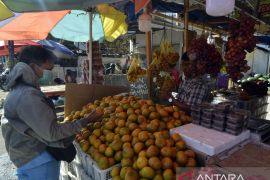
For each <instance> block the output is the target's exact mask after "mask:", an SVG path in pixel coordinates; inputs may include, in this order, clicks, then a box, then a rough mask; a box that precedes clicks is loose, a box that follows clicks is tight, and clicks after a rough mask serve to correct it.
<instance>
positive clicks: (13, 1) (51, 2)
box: [3, 0, 119, 12]
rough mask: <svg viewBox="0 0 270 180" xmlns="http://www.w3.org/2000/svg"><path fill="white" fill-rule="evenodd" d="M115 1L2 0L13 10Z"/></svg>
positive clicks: (78, 6) (111, 0)
mask: <svg viewBox="0 0 270 180" xmlns="http://www.w3.org/2000/svg"><path fill="white" fill-rule="evenodd" d="M117 1H119V0H42V1H39V0H3V2H4V3H5V5H6V6H7V7H8V8H9V9H10V10H12V11H14V12H40V11H59V10H67V9H69V10H71V9H74V10H85V9H87V8H89V7H95V6H96V5H98V4H104V3H114V2H117Z"/></svg>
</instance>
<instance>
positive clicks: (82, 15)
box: [0, 4, 127, 42]
mask: <svg viewBox="0 0 270 180" xmlns="http://www.w3.org/2000/svg"><path fill="white" fill-rule="evenodd" d="M96 10H97V12H94V13H93V15H92V16H93V20H92V27H93V33H92V36H93V40H103V39H106V40H107V41H110V42H111V41H113V40H115V39H116V38H117V37H119V36H120V35H122V34H125V33H126V32H127V24H126V22H125V19H126V15H125V14H124V13H122V12H120V11H118V10H116V9H115V8H113V7H111V6H109V5H106V4H104V5H98V6H97V7H96ZM6 21H9V19H8V20H6ZM89 23H90V18H89V13H88V12H86V11H82V10H71V11H67V10H65V11H49V12H33V13H22V14H19V15H17V16H16V17H15V18H14V19H13V20H11V21H9V22H7V23H4V25H3V26H2V27H1V22H0V27H1V28H0V39H1V40H26V39H28V40H43V39H46V37H47V36H48V34H49V33H51V34H52V35H53V36H54V37H55V38H59V39H64V40H68V41H75V42H87V41H88V40H89V39H90V36H89Z"/></svg>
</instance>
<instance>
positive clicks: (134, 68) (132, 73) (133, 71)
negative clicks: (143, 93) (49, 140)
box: [127, 56, 146, 83]
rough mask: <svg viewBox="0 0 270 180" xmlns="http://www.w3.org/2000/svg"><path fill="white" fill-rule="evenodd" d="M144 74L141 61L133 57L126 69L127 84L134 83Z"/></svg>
mask: <svg viewBox="0 0 270 180" xmlns="http://www.w3.org/2000/svg"><path fill="white" fill-rule="evenodd" d="M145 74H146V70H145V69H143V68H141V61H140V59H139V58H138V57H137V56H135V57H133V59H132V62H131V65H130V67H129V69H128V73H127V79H128V81H129V82H131V83H133V82H136V80H137V79H138V78H139V77H142V76H144V75H145Z"/></svg>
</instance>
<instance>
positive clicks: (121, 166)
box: [61, 13, 270, 180]
mask: <svg viewBox="0 0 270 180" xmlns="http://www.w3.org/2000/svg"><path fill="white" fill-rule="evenodd" d="M256 24H257V21H255V20H254V19H253V18H251V17H249V16H247V15H246V14H245V13H241V14H240V16H239V20H237V21H236V20H234V19H231V20H230V21H229V28H228V39H227V41H226V43H225V48H224V49H223V51H222V52H221V51H220V49H218V48H216V46H215V45H214V44H209V43H208V41H207V37H205V36H204V34H202V35H201V36H200V37H199V38H197V39H193V40H192V42H191V46H190V47H187V49H188V50H189V52H190V54H195V55H196V58H197V59H199V60H200V61H199V63H198V64H197V65H196V66H197V67H196V68H194V70H193V71H192V72H191V73H193V74H197V75H199V76H202V75H205V74H209V75H210V76H211V77H212V78H214V79H215V78H216V77H217V76H218V74H219V72H220V70H221V69H222V68H223V69H226V71H227V73H228V75H229V77H230V79H231V80H232V81H233V83H234V89H229V90H228V89H227V90H222V89H221V90H216V91H213V93H212V94H213V100H212V101H211V102H203V103H201V104H197V105H194V106H192V107H191V114H188V113H186V112H185V111H183V110H182V109H181V108H179V107H177V106H174V105H172V104H170V102H169V101H168V97H169V96H170V94H171V93H172V92H175V91H177V88H178V86H179V83H181V82H180V81H181V80H180V79H178V77H179V75H178V74H177V75H175V69H177V68H178V64H179V58H180V55H179V53H178V52H177V51H176V50H175V49H174V48H173V45H172V43H171V42H170V41H168V40H167V39H166V38H164V39H162V41H161V42H160V45H159V47H157V48H156V49H154V51H153V54H152V57H153V61H152V62H148V65H149V66H148V68H147V69H146V68H143V67H142V66H141V63H142V62H141V60H140V59H139V57H137V56H134V57H133V59H132V63H131V66H130V68H129V71H128V73H127V80H128V81H129V83H131V84H136V82H144V84H146V83H145V80H141V79H145V78H148V80H150V82H151V83H147V86H141V87H143V91H144V93H143V94H144V95H145V92H146V91H148V90H150V91H151V90H152V91H153V92H152V93H151V92H149V94H148V95H152V97H151V99H150V98H148V97H145V96H144V97H143V98H142V97H139V95H138V94H136V93H138V91H139V90H138V89H137V90H131V89H129V88H126V87H121V86H103V85H76V84H67V85H66V92H65V96H66V101H65V120H64V121H66V122H70V121H76V120H77V119H80V118H83V117H84V116H86V115H87V114H89V113H91V112H92V111H93V110H97V111H102V112H104V115H103V118H102V121H101V122H95V123H90V124H88V126H87V127H85V128H83V129H82V130H81V131H80V133H78V134H77V135H76V139H75V142H74V144H75V147H76V149H77V155H76V158H75V160H74V161H73V162H72V163H62V165H61V174H62V176H61V178H62V179H68V178H71V179H82V180H84V179H94V180H107V179H113V180H120V179H165V180H169V179H176V177H178V178H179V177H182V175H183V176H184V175H185V170H190V168H195V167H211V168H214V170H213V169H211V168H210V170H209V169H199V172H200V173H204V174H214V173H217V172H220V171H222V172H223V173H224V171H226V173H227V174H228V172H229V170H228V169H226V168H225V167H230V166H237V165H239V167H247V166H249V165H252V166H267V163H268V162H269V161H268V160H267V158H266V157H269V154H270V153H269V152H270V150H269V146H268V145H266V144H264V143H263V142H265V141H269V137H270V131H269V127H270V125H269V122H267V121H266V120H262V119H265V116H264V115H265V112H266V111H267V105H268V101H267V99H268V96H267V92H268V79H269V77H268V76H267V77H266V76H263V75H254V76H252V77H249V78H247V79H244V80H241V81H239V80H240V79H242V78H244V77H247V72H248V71H249V70H250V67H249V66H248V62H247V60H245V58H246V54H247V53H248V52H252V51H253V50H254V49H255V46H256V38H255V36H254V33H255V25H256ZM148 55H149V54H148ZM223 57H224V58H223ZM223 59H224V61H223ZM150 85H151V86H150ZM136 86H137V87H138V85H134V86H131V88H136ZM254 144H255V145H254ZM254 147H257V149H256V148H254ZM258 151H261V152H263V154H264V157H265V158H264V159H262V158H261V159H260V161H257V160H254V159H255V158H254V156H248V155H247V156H243V153H247V152H248V153H250V154H257V155H258V156H259V152H258ZM239 152H240V155H239ZM239 157H241V161H242V162H243V163H242V164H241V163H239ZM237 160H238V161H237ZM249 163H250V164H249ZM221 169H222V170H221ZM268 170H269V169H268ZM268 170H266V171H265V172H269V171H268ZM230 171H232V172H233V170H230ZM244 171H245V172H243V173H247V169H244ZM260 173H261V175H262V174H263V173H264V172H260ZM245 175H247V174H245ZM265 177H269V176H267V175H265Z"/></svg>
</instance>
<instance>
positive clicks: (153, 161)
mask: <svg viewBox="0 0 270 180" xmlns="http://www.w3.org/2000/svg"><path fill="white" fill-rule="evenodd" d="M148 164H149V166H150V167H151V168H153V169H154V170H156V171H158V170H160V169H161V167H162V164H161V161H160V160H159V158H157V157H151V158H150V159H149V160H148Z"/></svg>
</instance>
